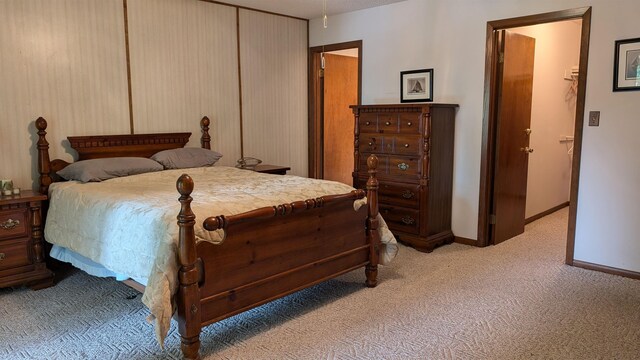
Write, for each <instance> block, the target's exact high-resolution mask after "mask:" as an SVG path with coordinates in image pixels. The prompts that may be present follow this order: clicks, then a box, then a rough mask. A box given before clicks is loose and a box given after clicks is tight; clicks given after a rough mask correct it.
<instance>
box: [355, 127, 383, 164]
mask: <svg viewBox="0 0 640 360" xmlns="http://www.w3.org/2000/svg"><path fill="white" fill-rule="evenodd" d="M358 150H359V151H360V153H378V154H380V153H384V152H385V151H384V137H383V136H380V135H378V134H361V135H360V143H359V144H358ZM365 164H366V158H365Z"/></svg>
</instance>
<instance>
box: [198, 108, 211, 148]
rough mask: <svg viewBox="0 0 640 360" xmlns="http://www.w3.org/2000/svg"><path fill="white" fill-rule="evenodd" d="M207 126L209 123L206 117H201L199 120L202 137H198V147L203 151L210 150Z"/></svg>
mask: <svg viewBox="0 0 640 360" xmlns="http://www.w3.org/2000/svg"><path fill="white" fill-rule="evenodd" d="M209 124H211V121H210V120H209V118H208V117H206V116H205V117H203V118H202V120H200V128H201V129H202V136H201V137H200V145H201V146H202V148H203V149H209V150H211V136H210V135H209Z"/></svg>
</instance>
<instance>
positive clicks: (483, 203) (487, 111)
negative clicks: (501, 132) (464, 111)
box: [477, 6, 591, 265]
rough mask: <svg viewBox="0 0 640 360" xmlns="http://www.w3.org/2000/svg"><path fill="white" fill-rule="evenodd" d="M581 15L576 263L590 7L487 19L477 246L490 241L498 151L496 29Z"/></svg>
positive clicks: (570, 241)
mask: <svg viewBox="0 0 640 360" xmlns="http://www.w3.org/2000/svg"><path fill="white" fill-rule="evenodd" d="M571 19H581V20H582V33H581V38H580V62H579V66H580V72H579V74H578V94H577V98H576V116H575V130H574V148H573V161H572V168H571V170H572V173H571V190H570V197H569V226H568V231H567V253H566V260H565V262H566V263H567V264H569V265H572V264H573V253H574V245H575V233H576V216H577V210H578V185H579V178H580V160H581V153H582V130H583V126H584V113H585V95H586V89H587V65H588V62H589V61H588V60H589V38H590V32H591V7H590V6H589V7H583V8H577V9H569V10H562V11H555V12H549V13H544V14H537V15H529V16H523V17H517V18H511V19H504V20H497V21H489V22H487V34H486V50H485V51H486V55H485V80H484V102H483V104H484V111H483V121H482V148H481V165H480V199H479V200H480V201H479V211H478V241H477V246H487V245H488V244H489V211H490V208H491V196H492V187H493V182H494V178H493V173H494V172H493V169H494V165H495V164H494V160H495V159H494V154H495V141H496V136H495V128H496V107H495V102H496V98H497V88H496V71H495V70H496V64H497V54H496V41H495V36H494V31H496V30H502V29H508V28H513V27H520V26H529V25H537V24H544V23H550V22H556V21H563V20H571Z"/></svg>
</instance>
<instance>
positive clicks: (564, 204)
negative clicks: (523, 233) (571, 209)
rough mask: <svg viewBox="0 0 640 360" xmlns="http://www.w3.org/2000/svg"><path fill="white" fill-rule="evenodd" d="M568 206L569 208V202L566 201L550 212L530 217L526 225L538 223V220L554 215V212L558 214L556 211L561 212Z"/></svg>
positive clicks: (525, 220) (525, 221)
mask: <svg viewBox="0 0 640 360" xmlns="http://www.w3.org/2000/svg"><path fill="white" fill-rule="evenodd" d="M567 206H569V202H568V201H565V202H563V203H562V204H560V205H558V206H554V207H552V208H551V209H549V210H546V211H543V212H541V213H540V214H536V215H533V216H531V217H528V218H526V219H524V223H525V224H528V223H530V222H534V221H536V220H538V219H540V218H543V217H545V216H547V215H550V214H553V213H554V212H556V211H558V210H560V209H562V208H565V207H567Z"/></svg>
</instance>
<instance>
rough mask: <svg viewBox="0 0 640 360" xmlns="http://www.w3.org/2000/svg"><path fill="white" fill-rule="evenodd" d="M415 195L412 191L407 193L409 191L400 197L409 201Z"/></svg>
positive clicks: (406, 191)
mask: <svg viewBox="0 0 640 360" xmlns="http://www.w3.org/2000/svg"><path fill="white" fill-rule="evenodd" d="M414 195H415V194H414V193H413V191H409V190H405V191H404V192H403V193H402V197H403V198H405V199H411V198H412V197H413V196H414Z"/></svg>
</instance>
